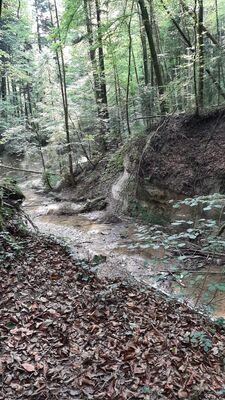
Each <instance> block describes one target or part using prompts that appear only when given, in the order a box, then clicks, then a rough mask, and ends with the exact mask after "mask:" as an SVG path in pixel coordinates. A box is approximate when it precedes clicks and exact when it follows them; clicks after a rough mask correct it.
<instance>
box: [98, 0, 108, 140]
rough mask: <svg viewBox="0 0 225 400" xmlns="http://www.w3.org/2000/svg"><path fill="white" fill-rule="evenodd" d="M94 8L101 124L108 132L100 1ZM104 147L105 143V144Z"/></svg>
mask: <svg viewBox="0 0 225 400" xmlns="http://www.w3.org/2000/svg"><path fill="white" fill-rule="evenodd" d="M95 8H96V19H97V27H98V31H97V37H98V59H99V78H100V89H101V108H102V115H101V118H102V121H101V123H102V124H103V126H105V130H106V132H107V131H108V130H109V111H108V99H107V88H106V76H105V59H104V49H103V40H102V23H101V8H100V0H95ZM105 147H106V142H105Z"/></svg>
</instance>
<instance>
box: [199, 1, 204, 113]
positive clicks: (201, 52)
mask: <svg viewBox="0 0 225 400" xmlns="http://www.w3.org/2000/svg"><path fill="white" fill-rule="evenodd" d="M198 4H199V10H198V51H199V78H198V79H199V80H198V97H199V100H198V104H199V108H200V110H202V109H203V106H204V71H205V66H204V38H203V14H204V8H203V0H199V1H198Z"/></svg>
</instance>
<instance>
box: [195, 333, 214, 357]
mask: <svg viewBox="0 0 225 400" xmlns="http://www.w3.org/2000/svg"><path fill="white" fill-rule="evenodd" d="M190 342H191V343H192V344H194V345H195V346H201V347H202V348H203V349H204V351H205V352H206V353H208V352H209V350H210V349H211V348H212V345H213V344H212V340H211V339H210V338H209V337H208V336H207V335H206V333H205V332H202V331H193V332H191V334H190Z"/></svg>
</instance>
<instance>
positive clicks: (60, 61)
mask: <svg viewBox="0 0 225 400" xmlns="http://www.w3.org/2000/svg"><path fill="white" fill-rule="evenodd" d="M54 11H55V18H56V26H57V29H58V35H59V40H60V45H59V50H58V49H57V48H56V50H55V54H56V62H57V66H58V73H59V82H60V89H61V95H62V103H63V114H64V124H65V131H66V141H67V153H68V165H69V174H70V179H71V183H74V176H73V157H72V146H71V140H70V128H69V107H68V97H67V86H66V70H65V62H64V54H63V49H62V45H61V37H60V25H59V16H58V9H57V4H56V1H55V0H54ZM49 12H50V18H51V24H52V26H54V20H53V15H52V9H51V5H50V2H49ZM55 43H56V40H55Z"/></svg>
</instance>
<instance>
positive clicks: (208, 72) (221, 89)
mask: <svg viewBox="0 0 225 400" xmlns="http://www.w3.org/2000/svg"><path fill="white" fill-rule="evenodd" d="M160 1H161V3H162V4H163V1H162V0H160ZM180 1H181V0H180ZM164 8H165V5H164ZM169 13H170V11H169ZM191 15H192V17H193V13H191ZM170 16H171V14H170ZM193 18H194V17H193ZM171 21H172V22H173V24H174V26H175V27H176V28H177V30H178V32H179V33H180V35H181V37H182V38H183V40H184V42H185V43H186V46H188V48H190V50H191V52H192V53H194V52H195V50H194V49H193V46H192V43H191V42H190V40H189V39H188V37H187V36H186V35H185V33H184V32H183V31H182V29H181V27H180V25H179V24H178V23H177V22H176V20H175V19H174V18H173V17H171ZM204 32H205V30H204ZM205 72H206V73H207V74H208V75H209V77H210V79H211V80H212V82H213V83H214V85H215V87H216V88H217V90H218V92H219V93H220V95H221V96H222V97H223V98H224V99H225V92H224V90H223V88H222V87H221V85H220V84H219V82H218V81H217V79H215V78H214V76H213V74H212V72H211V71H210V69H209V68H205Z"/></svg>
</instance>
